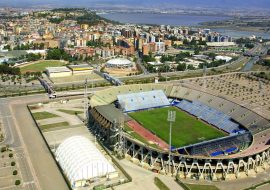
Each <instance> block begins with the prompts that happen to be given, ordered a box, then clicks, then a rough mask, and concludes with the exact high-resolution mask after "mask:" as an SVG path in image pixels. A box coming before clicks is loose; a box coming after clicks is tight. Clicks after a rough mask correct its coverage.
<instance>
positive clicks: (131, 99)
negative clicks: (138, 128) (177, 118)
mask: <svg viewBox="0 0 270 190" xmlns="http://www.w3.org/2000/svg"><path fill="white" fill-rule="evenodd" d="M117 99H118V101H119V104H120V106H121V108H122V109H123V111H124V112H132V111H137V110H143V109H149V108H157V107H164V106H169V105H170V102H169V100H168V98H167V97H166V95H165V94H164V92H163V91H162V90H154V91H148V92H139V93H131V94H124V95H117Z"/></svg>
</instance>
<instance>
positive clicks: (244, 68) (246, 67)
mask: <svg viewBox="0 0 270 190" xmlns="http://www.w3.org/2000/svg"><path fill="white" fill-rule="evenodd" d="M259 60H260V58H259V57H258V56H256V57H253V58H252V59H251V60H250V61H249V62H247V63H246V64H245V66H244V67H243V69H242V70H241V71H242V72H248V71H250V70H251V69H252V67H253V65H254V64H256V63H257V62H258V61H259Z"/></svg>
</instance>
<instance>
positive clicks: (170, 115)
mask: <svg viewBox="0 0 270 190" xmlns="http://www.w3.org/2000/svg"><path fill="white" fill-rule="evenodd" d="M175 117H176V111H171V110H169V111H168V118H167V121H168V122H169V123H170V147H169V148H170V150H169V173H171V151H172V123H173V122H175Z"/></svg>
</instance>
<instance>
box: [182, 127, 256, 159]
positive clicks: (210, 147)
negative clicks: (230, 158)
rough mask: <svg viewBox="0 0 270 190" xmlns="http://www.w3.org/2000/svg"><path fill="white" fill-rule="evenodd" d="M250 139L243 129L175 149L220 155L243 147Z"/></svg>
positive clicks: (193, 153)
mask: <svg viewBox="0 0 270 190" xmlns="http://www.w3.org/2000/svg"><path fill="white" fill-rule="evenodd" d="M251 139H252V137H251V134H250V133H249V132H246V131H244V132H241V133H238V134H235V133H234V134H232V135H230V136H227V137H223V138H219V139H214V140H210V141H206V142H202V143H197V144H194V145H191V146H188V147H181V148H179V149H177V151H178V153H180V154H183V153H186V154H190V155H204V156H221V155H225V154H232V153H235V152H237V151H239V150H241V149H245V148H246V147H247V146H249V144H250V143H251V141H252V140H251Z"/></svg>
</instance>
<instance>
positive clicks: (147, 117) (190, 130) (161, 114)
mask: <svg viewBox="0 0 270 190" xmlns="http://www.w3.org/2000/svg"><path fill="white" fill-rule="evenodd" d="M169 110H171V111H176V120H175V122H174V123H173V125H172V146H174V147H182V146H186V145H190V144H194V143H198V142H202V141H205V140H211V139H216V138H219V137H224V136H227V134H226V133H225V132H223V131H220V130H218V129H216V128H215V127H213V126H210V125H208V124H206V123H204V122H202V121H200V120H198V119H197V118H195V117H193V116H191V115H189V114H188V113H186V112H183V111H181V110H180V109H178V108H176V107H166V108H157V109H153V110H147V111H139V112H133V113H129V115H130V116H131V117H132V118H133V119H135V120H136V121H137V122H139V123H140V124H141V125H142V126H143V127H144V128H146V129H148V130H149V131H151V132H152V133H154V134H156V135H157V136H158V137H159V138H161V139H163V140H164V141H165V142H167V143H169V131H170V128H169V123H168V121H167V116H168V111H169Z"/></svg>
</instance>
